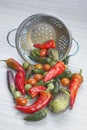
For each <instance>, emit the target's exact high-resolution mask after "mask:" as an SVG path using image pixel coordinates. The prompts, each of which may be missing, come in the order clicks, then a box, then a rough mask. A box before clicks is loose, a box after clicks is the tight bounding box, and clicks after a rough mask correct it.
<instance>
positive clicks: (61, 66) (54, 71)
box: [44, 61, 66, 82]
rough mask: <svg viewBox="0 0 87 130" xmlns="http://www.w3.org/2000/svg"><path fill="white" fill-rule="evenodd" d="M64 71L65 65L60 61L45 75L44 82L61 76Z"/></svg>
mask: <svg viewBox="0 0 87 130" xmlns="http://www.w3.org/2000/svg"><path fill="white" fill-rule="evenodd" d="M65 69H66V66H65V64H64V63H63V62H62V61H59V62H57V63H56V64H55V65H54V66H53V67H52V68H51V69H50V70H49V71H48V73H47V74H46V75H45V77H44V82H47V81H49V80H51V79H53V78H55V77H56V76H58V75H60V74H62V73H63V72H64V71H65Z"/></svg>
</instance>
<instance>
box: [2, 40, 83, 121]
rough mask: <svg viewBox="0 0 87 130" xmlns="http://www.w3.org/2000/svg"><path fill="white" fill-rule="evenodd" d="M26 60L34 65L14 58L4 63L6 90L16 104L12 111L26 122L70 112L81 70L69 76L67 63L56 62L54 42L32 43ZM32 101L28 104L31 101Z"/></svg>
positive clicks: (56, 51) (80, 81)
mask: <svg viewBox="0 0 87 130" xmlns="http://www.w3.org/2000/svg"><path fill="white" fill-rule="evenodd" d="M34 47H35V49H33V50H31V52H30V55H29V58H31V59H32V60H34V61H35V62H36V64H34V65H33V64H31V63H29V62H27V61H24V62H23V64H22V65H21V64H20V63H19V62H18V61H16V60H15V59H13V58H8V59H7V60H1V61H5V62H6V64H7V66H8V67H9V68H11V69H9V70H7V82H8V88H9V90H10V92H11V94H12V96H13V99H14V101H15V104H16V105H15V108H16V109H17V110H19V111H21V112H23V113H25V114H27V115H25V118H24V120H26V121H39V120H42V119H44V118H45V117H47V114H48V111H52V112H53V113H56V114H59V113H62V112H64V111H66V110H67V109H68V108H70V109H72V108H73V106H74V103H75V100H76V95H77V92H78V89H79V87H80V86H81V83H82V82H83V76H82V74H81V73H82V70H80V72H79V73H74V74H73V73H72V71H71V70H70V69H69V66H68V64H66V63H68V62H65V61H66V59H64V60H63V61H60V60H59V54H58V50H56V44H55V42H54V41H53V40H50V41H47V42H46V43H43V44H34ZM33 99H34V100H35V102H34V103H32V104H30V103H29V101H30V100H33Z"/></svg>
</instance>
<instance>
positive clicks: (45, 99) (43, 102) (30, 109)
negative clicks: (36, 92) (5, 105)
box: [15, 91, 52, 114]
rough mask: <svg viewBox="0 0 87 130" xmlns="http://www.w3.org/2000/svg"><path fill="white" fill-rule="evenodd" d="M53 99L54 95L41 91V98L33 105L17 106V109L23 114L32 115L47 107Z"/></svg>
mask: <svg viewBox="0 0 87 130" xmlns="http://www.w3.org/2000/svg"><path fill="white" fill-rule="evenodd" d="M51 97H52V95H51V94H50V93H49V92H46V91H41V92H40V96H39V98H38V99H37V100H36V102H35V103H33V104H32V105H29V106H19V105H16V106H15V108H16V109H18V110H20V111H22V112H23V113H28V114H32V113H34V112H37V111H38V110H41V109H42V108H44V107H45V106H47V105H48V103H49V102H50V100H51Z"/></svg>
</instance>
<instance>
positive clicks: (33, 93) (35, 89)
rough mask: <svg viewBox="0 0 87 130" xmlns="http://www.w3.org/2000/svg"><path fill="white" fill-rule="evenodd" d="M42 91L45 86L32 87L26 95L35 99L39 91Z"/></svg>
mask: <svg viewBox="0 0 87 130" xmlns="http://www.w3.org/2000/svg"><path fill="white" fill-rule="evenodd" d="M44 90H46V87H45V86H41V85H40V86H34V87H32V88H30V89H29V90H28V94H29V95H30V96H31V97H32V98H35V97H36V96H37V95H38V94H39V92H40V91H44Z"/></svg>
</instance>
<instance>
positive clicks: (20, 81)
mask: <svg viewBox="0 0 87 130" xmlns="http://www.w3.org/2000/svg"><path fill="white" fill-rule="evenodd" d="M15 85H16V87H17V89H18V90H19V91H20V92H21V94H23V95H25V88H24V85H25V74H24V73H23V72H22V71H18V72H17V73H16V75H15Z"/></svg>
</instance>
